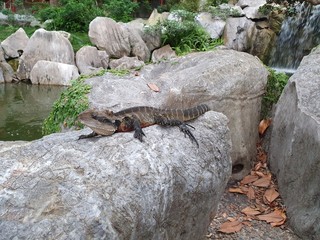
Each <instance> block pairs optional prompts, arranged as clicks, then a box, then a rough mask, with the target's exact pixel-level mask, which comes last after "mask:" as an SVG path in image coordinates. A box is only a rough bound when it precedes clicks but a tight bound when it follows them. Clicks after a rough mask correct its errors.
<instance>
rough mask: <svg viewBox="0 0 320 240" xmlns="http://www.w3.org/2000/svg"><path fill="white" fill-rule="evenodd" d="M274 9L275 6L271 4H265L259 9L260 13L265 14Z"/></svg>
mask: <svg viewBox="0 0 320 240" xmlns="http://www.w3.org/2000/svg"><path fill="white" fill-rule="evenodd" d="M272 10H273V6H272V5H271V4H264V5H262V6H260V7H259V9H258V11H259V13H261V14H263V15H269V14H270V13H271V12H272Z"/></svg>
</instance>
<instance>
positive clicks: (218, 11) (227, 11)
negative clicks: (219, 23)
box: [207, 6, 241, 20]
mask: <svg viewBox="0 0 320 240" xmlns="http://www.w3.org/2000/svg"><path fill="white" fill-rule="evenodd" d="M207 11H208V12H209V13H211V15H212V16H214V17H219V18H221V19H222V20H226V19H227V18H228V17H230V16H234V17H236V16H240V14H241V13H240V12H239V11H237V10H235V9H233V8H220V7H219V6H218V7H213V6H209V7H207Z"/></svg>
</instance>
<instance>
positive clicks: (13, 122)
mask: <svg viewBox="0 0 320 240" xmlns="http://www.w3.org/2000/svg"><path fill="white" fill-rule="evenodd" d="M64 89H65V87H61V86H44V85H30V84H23V83H20V84H0V141H15V140H26V141H31V140H35V139H39V138H41V137H42V136H43V134H42V131H41V126H42V123H43V120H44V119H45V118H47V117H48V115H49V113H50V111H51V107H52V105H53V103H54V101H56V100H57V99H58V98H59V96H60V93H61V92H62V91H63V90H64Z"/></svg>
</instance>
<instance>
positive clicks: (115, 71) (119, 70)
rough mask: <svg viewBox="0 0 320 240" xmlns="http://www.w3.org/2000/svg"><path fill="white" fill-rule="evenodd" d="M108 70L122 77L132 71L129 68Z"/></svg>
mask: <svg viewBox="0 0 320 240" xmlns="http://www.w3.org/2000/svg"><path fill="white" fill-rule="evenodd" d="M108 72H109V73H112V74H113V75H116V76H120V77H121V76H125V75H127V74H129V73H130V71H129V70H128V69H109V70H108Z"/></svg>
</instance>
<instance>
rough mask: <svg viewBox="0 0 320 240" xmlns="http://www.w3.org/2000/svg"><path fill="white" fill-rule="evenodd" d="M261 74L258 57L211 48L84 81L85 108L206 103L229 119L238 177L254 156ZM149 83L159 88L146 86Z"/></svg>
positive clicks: (262, 86)
mask: <svg viewBox="0 0 320 240" xmlns="http://www.w3.org/2000/svg"><path fill="white" fill-rule="evenodd" d="M267 76H268V71H267V69H266V68H265V67H264V66H263V64H262V63H261V62H260V60H259V59H258V58H256V57H253V56H252V55H249V54H247V53H242V52H237V51H233V50H215V51H209V52H201V53H193V54H189V55H187V56H184V57H179V58H174V59H171V60H167V61H165V62H160V63H158V64H150V65H147V66H145V67H144V68H143V69H142V70H141V71H140V72H139V74H136V75H134V74H132V75H128V76H125V77H117V76H112V75H111V74H110V73H108V74H106V75H104V76H101V77H94V78H91V79H88V80H87V83H89V84H91V85H92V89H91V93H90V94H89V102H90V107H95V108H98V109H106V108H109V109H112V110H115V111H117V110H121V109H123V108H126V107H132V106H139V105H148V106H153V107H166V108H186V107H190V106H194V105H197V104H201V103H206V104H208V105H209V107H210V108H211V109H212V110H214V111H219V112H222V113H224V114H225V115H226V116H227V117H228V118H229V120H230V122H229V128H230V130H231V139H232V145H233V148H232V151H231V157H232V161H233V166H234V169H235V171H234V174H233V177H234V178H236V179H241V178H242V177H243V176H245V175H246V174H247V173H248V172H249V171H250V169H251V164H252V160H253V159H255V157H256V141H257V139H258V131H257V127H258V124H259V120H260V119H259V117H260V106H261V98H262V95H263V93H264V92H265V86H266V82H267ZM150 83H154V84H156V85H157V86H158V87H159V90H160V91H159V92H154V91H151V90H150V89H149V87H148V84H150ZM236 169H239V170H238V171H236Z"/></svg>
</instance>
